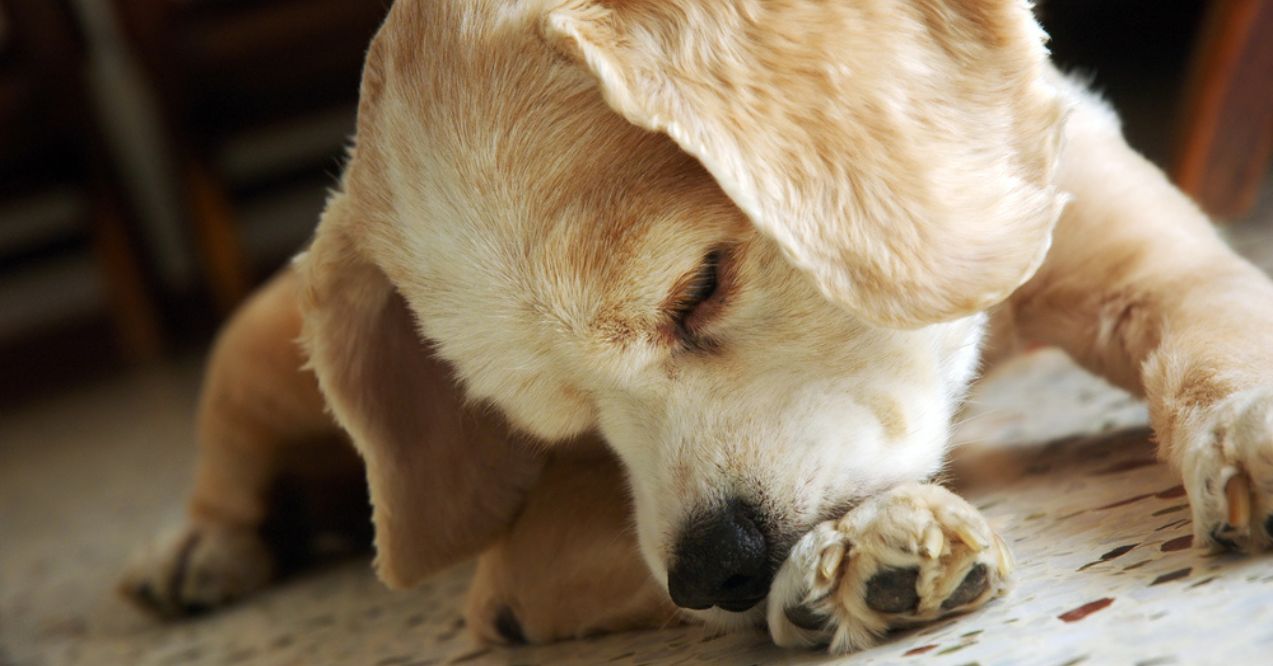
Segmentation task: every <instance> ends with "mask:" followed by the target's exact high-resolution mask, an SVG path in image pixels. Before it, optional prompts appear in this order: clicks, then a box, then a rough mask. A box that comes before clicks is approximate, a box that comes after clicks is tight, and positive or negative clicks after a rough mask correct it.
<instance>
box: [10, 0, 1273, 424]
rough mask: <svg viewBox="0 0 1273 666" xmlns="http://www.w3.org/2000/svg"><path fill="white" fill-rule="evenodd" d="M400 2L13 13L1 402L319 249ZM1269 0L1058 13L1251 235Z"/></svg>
mask: <svg viewBox="0 0 1273 666" xmlns="http://www.w3.org/2000/svg"><path fill="white" fill-rule="evenodd" d="M388 4H389V0H0V379H2V380H3V381H0V409H14V408H20V407H21V406H22V405H24V404H29V403H30V402H31V401H36V400H40V399H41V398H42V397H45V396H48V395H49V394H50V393H53V394H56V393H58V392H61V391H64V390H67V389H68V388H69V387H73V386H75V385H80V384H83V383H85V382H100V381H103V380H109V379H110V378H112V377H115V376H117V375H119V373H121V372H122V373H127V372H131V371H132V370H134V369H136V368H138V367H144V366H146V365H148V364H153V363H156V362H161V363H162V362H165V361H168V360H171V359H180V358H190V357H196V358H197V357H198V356H199V355H201V354H202V350H203V348H204V347H205V346H206V344H207V342H208V341H209V339H210V337H211V335H212V334H213V332H214V331H215V328H216V326H217V324H218V322H219V321H221V320H222V319H223V318H224V317H225V316H226V315H227V313H229V312H230V311H231V310H232V309H233V307H234V306H235V304H236V303H237V302H239V301H240V299H242V298H243V297H244V295H245V294H246V293H248V292H249V291H250V289H251V288H252V286H253V285H254V284H256V283H258V282H260V281H261V280H263V279H264V278H266V277H267V276H268V275H269V274H270V273H271V272H272V271H274V270H276V269H277V268H278V267H279V266H280V265H282V264H283V263H284V262H285V261H286V260H287V259H288V257H289V256H291V255H292V254H293V253H294V252H295V251H296V250H297V249H299V248H300V247H301V246H302V245H303V244H304V242H305V239H306V238H307V236H308V234H309V233H310V231H311V229H312V227H313V225H314V223H315V221H316V219H317V216H318V214H319V212H320V210H321V208H322V205H323V201H324V198H325V195H326V191H327V189H328V188H330V187H331V186H332V185H333V183H334V182H335V179H336V177H337V175H338V174H339V172H340V169H341V155H342V148H343V145H344V143H345V142H346V140H347V138H348V134H349V132H350V129H351V128H352V126H353V113H354V104H355V102H356V96H357V89H358V79H359V70H360V68H361V63H362V57H363V53H364V50H365V47H366V44H367V42H368V40H369V39H370V37H371V35H372V34H373V33H374V31H375V28H376V26H377V25H378V24H379V22H380V21H381V20H382V18H383V16H384V14H385V12H386V11H387V6H388ZM1267 4H1268V3H1265V2H1262V1H1261V0H1214V1H1211V2H1205V1H1202V0H1172V1H1171V2H1161V1H1157V0H1052V1H1051V2H1045V3H1043V4H1042V5H1041V7H1040V8H1039V12H1040V15H1041V17H1042V19H1043V21H1044V23H1045V25H1046V27H1047V28H1048V30H1049V31H1050V32H1051V33H1052V34H1053V49H1054V52H1055V55H1056V57H1057V59H1058V60H1059V61H1061V62H1062V63H1064V64H1065V65H1067V66H1069V67H1073V68H1078V69H1080V70H1082V71H1086V72H1089V73H1090V74H1091V76H1092V77H1093V78H1094V80H1095V82H1096V86H1097V87H1098V88H1099V89H1101V90H1103V91H1105V92H1106V93H1107V94H1108V95H1109V96H1110V98H1111V99H1112V100H1113V102H1114V103H1115V104H1116V105H1117V106H1118V107H1119V108H1120V110H1121V111H1122V113H1123V114H1124V116H1125V117H1126V118H1127V133H1128V135H1129V137H1130V139H1131V141H1132V143H1133V144H1135V145H1136V146H1137V147H1139V148H1140V149H1141V150H1142V151H1144V152H1146V153H1147V154H1148V155H1149V156H1150V157H1151V158H1152V159H1154V160H1155V161H1156V162H1157V163H1158V164H1160V165H1161V166H1162V167H1163V168H1164V169H1165V170H1167V171H1168V172H1169V173H1170V174H1171V175H1172V176H1173V178H1175V179H1176V180H1177V182H1179V183H1180V184H1181V186H1182V187H1184V188H1185V189H1186V190H1187V191H1189V192H1190V193H1191V194H1193V195H1194V196H1195V197H1196V198H1197V199H1198V200H1199V201H1200V202H1201V203H1202V205H1203V206H1204V207H1205V208H1207V209H1208V211H1210V212H1211V213H1212V214H1213V215H1215V216H1217V218H1218V219H1221V220H1232V219H1241V218H1244V217H1246V216H1249V215H1250V211H1251V210H1252V209H1253V207H1254V206H1255V205H1256V203H1257V200H1258V192H1259V185H1260V184H1261V182H1262V177H1263V173H1264V171H1265V167H1266V166H1267V164H1268V158H1269V149H1270V144H1271V141H1270V128H1271V127H1273V125H1271V123H1270V112H1269V108H1270V104H1271V102H1270V98H1271V95H1273V92H1271V91H1270V88H1271V87H1273V86H1271V85H1270V83H1269V81H1270V80H1271V79H1273V60H1271V59H1273V55H1270V44H1273V35H1270V34H1269V30H1270V17H1269V14H1270V11H1269V9H1268V7H1267ZM1261 45H1263V46H1261Z"/></svg>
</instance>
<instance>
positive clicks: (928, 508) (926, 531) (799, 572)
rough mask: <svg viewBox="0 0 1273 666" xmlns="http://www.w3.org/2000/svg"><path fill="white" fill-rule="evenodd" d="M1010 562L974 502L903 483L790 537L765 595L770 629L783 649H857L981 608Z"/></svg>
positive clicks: (998, 588) (1001, 583) (1004, 578)
mask: <svg viewBox="0 0 1273 666" xmlns="http://www.w3.org/2000/svg"><path fill="white" fill-rule="evenodd" d="M1011 569H1012V558H1011V555H1010V554H1009V553H1008V549H1007V548H1006V547H1005V546H1004V544H1003V541H1002V540H1001V539H1000V538H999V537H998V535H996V534H995V533H994V531H993V530H991V528H990V525H989V524H988V523H987V522H986V520H985V518H983V517H982V516H981V514H980V512H978V511H977V509H975V508H974V507H973V506H972V505H970V504H968V502H966V501H965V500H964V499H963V498H961V497H959V496H957V495H955V494H954V493H952V492H950V491H949V490H946V489H945V488H943V487H941V486H938V485H935V484H927V483H911V484H905V485H902V486H898V487H897V488H894V489H893V490H890V491H889V492H886V493H883V494H881V495H877V496H875V497H872V498H870V499H868V500H866V501H865V502H863V503H862V504H860V505H858V506H857V507H856V508H854V509H853V510H851V511H849V512H848V513H847V514H846V515H845V516H844V517H842V518H840V519H838V520H829V521H826V522H824V523H822V524H820V525H818V526H817V527H815V528H814V529H813V531H811V532H809V534H807V535H805V536H804V538H802V539H801V540H800V541H799V542H797V543H796V545H795V547H794V548H793V549H792V551H791V554H790V555H789V556H788V557H787V561H786V562H785V563H784V564H783V565H782V568H781V569H780V570H779V571H778V575H777V577H776V578H775V580H774V585H773V590H772V591H771V592H770V594H769V606H768V615H769V617H768V620H769V633H770V635H772V636H773V639H774V642H775V643H777V644H778V645H782V646H788V647H791V646H813V645H829V646H830V649H831V652H833V653H837V654H838V653H844V652H852V651H854V650H861V649H863V648H866V647H870V646H871V645H873V644H874V643H875V642H876V641H877V640H878V639H879V638H880V636H882V635H883V634H884V632H885V631H887V630H889V629H892V628H896V627H905V626H913V625H916V624H922V623H925V622H931V621H933V620H936V619H938V618H940V617H943V616H946V615H950V614H954V613H963V612H967V611H969V610H973V609H975V608H978V607H980V606H982V605H983V604H985V603H986V602H987V601H989V600H991V599H993V598H994V597H996V596H998V595H999V594H1001V593H1002V592H1004V591H1005V590H1006V589H1007V583H1008V575H1009V573H1010V572H1011Z"/></svg>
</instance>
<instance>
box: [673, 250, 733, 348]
mask: <svg viewBox="0 0 1273 666" xmlns="http://www.w3.org/2000/svg"><path fill="white" fill-rule="evenodd" d="M724 259H725V252H724V251H723V250H719V249H717V250H712V251H711V252H708V253H707V254H706V255H705V256H704V257H703V260H702V262H701V263H700V264H699V266H698V268H697V269H696V270H695V271H694V272H693V273H692V274H690V275H687V276H686V277H685V278H682V280H681V281H680V282H679V283H678V284H677V286H676V288H674V289H673V291H672V297H671V299H669V306H668V307H667V312H668V316H669V318H670V319H671V325H672V329H673V331H674V336H673V337H674V338H675V339H676V340H677V341H678V342H679V343H680V344H682V345H685V346H686V347H689V348H693V349H698V348H703V347H706V346H710V345H708V344H706V343H707V340H706V339H705V338H704V336H703V329H704V327H705V326H706V325H707V324H708V323H709V322H710V321H711V320H712V319H713V318H714V317H715V316H716V315H717V314H718V313H719V312H720V309H721V306H722V305H723V303H724V291H725V290H724V288H723V284H722V263H723V261H724Z"/></svg>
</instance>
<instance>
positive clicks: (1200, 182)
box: [1174, 0, 1273, 218]
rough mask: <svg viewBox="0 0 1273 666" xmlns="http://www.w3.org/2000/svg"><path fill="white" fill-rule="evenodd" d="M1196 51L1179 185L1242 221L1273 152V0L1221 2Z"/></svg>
mask: <svg viewBox="0 0 1273 666" xmlns="http://www.w3.org/2000/svg"><path fill="white" fill-rule="evenodd" d="M1208 11H1209V16H1208V18H1207V22H1206V25H1205V27H1204V29H1203V31H1202V34H1201V37H1200V39H1199V40H1198V44H1197V46H1196V47H1195V48H1196V50H1195V55H1194V63H1193V71H1192V72H1191V75H1190V83H1189V86H1188V88H1187V89H1186V99H1185V108H1184V113H1183V116H1182V117H1183V119H1184V125H1183V127H1182V131H1181V140H1180V148H1179V152H1178V155H1177V160H1176V165H1175V169H1174V171H1175V173H1174V176H1175V180H1176V183H1177V184H1178V185H1179V186H1180V187H1181V189H1183V190H1184V191H1185V192H1188V193H1189V194H1190V195H1192V196H1193V197H1194V199H1195V200H1197V201H1198V202H1199V204H1201V205H1202V207H1203V208H1204V209H1206V210H1207V211H1208V212H1210V213H1211V214H1213V215H1217V216H1220V217H1222V218H1224V217H1227V218H1234V217H1240V216H1241V215H1243V214H1244V213H1246V212H1247V211H1249V210H1250V209H1251V207H1252V206H1253V205H1254V204H1255V200H1256V197H1257V195H1258V193H1259V189H1260V185H1261V183H1262V182H1263V178H1264V173H1265V171H1266V170H1267V168H1268V165H1269V158H1270V156H1271V155H1273V2H1267V1H1266V0H1216V1H1215V2H1213V3H1211V7H1210V9H1209V10H1208Z"/></svg>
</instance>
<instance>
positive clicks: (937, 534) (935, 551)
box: [923, 525, 946, 560]
mask: <svg viewBox="0 0 1273 666" xmlns="http://www.w3.org/2000/svg"><path fill="white" fill-rule="evenodd" d="M945 546H946V537H945V536H944V535H942V533H941V528H940V527H938V526H936V525H930V526H929V527H928V529H927V530H926V531H925V533H924V544H923V551H924V555H925V556H927V557H928V559H930V560H935V559H937V558H938V557H940V556H941V552H942V549H943V548H945Z"/></svg>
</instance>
